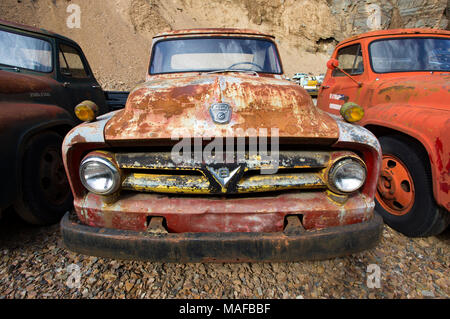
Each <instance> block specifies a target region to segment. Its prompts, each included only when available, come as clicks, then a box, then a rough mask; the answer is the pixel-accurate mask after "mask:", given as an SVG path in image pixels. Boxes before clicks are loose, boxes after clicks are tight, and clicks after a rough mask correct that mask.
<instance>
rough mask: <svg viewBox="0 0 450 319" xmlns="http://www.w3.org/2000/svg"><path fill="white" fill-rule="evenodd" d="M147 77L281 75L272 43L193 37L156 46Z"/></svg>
mask: <svg viewBox="0 0 450 319" xmlns="http://www.w3.org/2000/svg"><path fill="white" fill-rule="evenodd" d="M152 56H153V57H152V62H151V65H150V74H162V73H178V72H212V71H219V70H226V69H232V70H246V71H256V72H262V73H274V74H281V72H282V71H281V66H280V63H279V58H278V53H277V50H276V48H275V45H274V44H273V42H271V41H269V40H263V39H249V38H220V37H217V38H211V37H208V38H196V39H181V38H179V39H174V40H164V41H159V42H157V43H156V44H155V46H154V48H153V54H152Z"/></svg>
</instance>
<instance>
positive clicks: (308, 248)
mask: <svg viewBox="0 0 450 319" xmlns="http://www.w3.org/2000/svg"><path fill="white" fill-rule="evenodd" d="M382 229H383V221H382V219H381V217H380V216H378V215H377V214H375V215H374V217H373V218H371V219H370V220H368V221H366V222H363V223H357V224H353V225H346V226H339V227H332V228H327V229H323V230H316V231H304V230H303V229H301V227H300V226H297V227H295V225H293V227H289V229H287V231H286V229H285V232H281V231H280V232H277V233H260V232H258V233H187V234H170V233H169V234H164V233H148V232H135V231H124V230H117V229H105V228H96V227H89V226H85V225H81V224H79V223H78V222H77V221H76V220H74V219H72V218H70V216H69V214H66V216H65V217H64V218H63V220H62V223H61V233H62V237H63V243H64V245H65V246H66V247H67V248H68V249H70V250H73V251H76V252H79V253H83V254H88V255H94V256H102V257H108V258H118V259H141V260H150V261H156V262H178V263H180V262H254V261H257V262H274V261H275V262H276V261H280V262H288V261H301V260H320V259H326V258H332V257H338V256H343V255H348V254H352V253H355V252H359V251H362V250H365V249H369V248H372V247H374V246H375V245H376V244H377V243H378V242H379V240H380V238H381V233H382Z"/></svg>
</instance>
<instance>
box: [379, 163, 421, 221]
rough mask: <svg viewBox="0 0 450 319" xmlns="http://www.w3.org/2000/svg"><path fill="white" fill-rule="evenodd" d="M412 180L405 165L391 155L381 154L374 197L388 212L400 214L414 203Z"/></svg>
mask: <svg viewBox="0 0 450 319" xmlns="http://www.w3.org/2000/svg"><path fill="white" fill-rule="evenodd" d="M414 197H415V191H414V182H413V179H412V177H411V174H410V173H409V170H408V168H407V167H406V165H405V164H404V163H403V162H402V161H401V160H399V159H398V158H397V157H395V156H393V155H388V154H386V155H383V163H382V166H381V176H380V178H379V180H378V185H377V193H376V198H377V200H378V203H379V204H380V205H381V206H382V207H383V208H384V209H385V210H386V211H387V212H389V213H390V214H392V215H397V216H402V215H405V214H407V213H409V211H410V210H411V208H412V207H413V205H414Z"/></svg>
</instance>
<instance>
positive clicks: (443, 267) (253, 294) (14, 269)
mask: <svg viewBox="0 0 450 319" xmlns="http://www.w3.org/2000/svg"><path fill="white" fill-rule="evenodd" d="M449 244H450V229H448V230H447V231H446V232H445V233H443V234H441V235H440V236H438V237H430V238H417V239H411V238H407V237H405V236H403V235H401V234H399V233H397V232H395V231H393V230H392V229H390V228H389V227H387V226H385V229H384V232H383V237H382V240H381V243H380V244H379V245H378V246H377V247H376V248H374V249H372V250H368V251H364V252H361V253H358V254H355V255H352V256H348V257H342V258H336V259H331V260H325V261H311V262H298V263H264V264H262V263H237V264H228V263H221V264H163V263H151V262H136V261H120V260H111V259H104V258H97V257H89V256H84V255H79V254H75V253H72V252H70V251H68V250H66V249H64V248H63V247H62V245H61V236H60V232H59V227H58V225H55V226H51V227H33V226H29V225H27V224H25V223H23V222H22V221H21V220H20V219H18V218H17V217H16V216H15V215H14V214H7V215H6V216H4V218H3V219H2V220H0V298H194V299H204V298H205V299H206V298H289V299H291V298H292V299H293V298H298V299H301V298H305V299H307V298H338V299H339V298H449V296H450V254H449V253H448V252H449V250H448V249H449ZM371 264H376V265H378V266H379V267H380V270H381V277H380V288H369V287H368V285H367V279H368V278H367V277H368V274H369V273H368V266H369V265H371ZM75 265H76V266H75ZM78 267H79V268H78ZM372 267H373V266H372ZM77 268H78V270H79V274H80V277H79V278H80V281H79V282H78V281H77V280H76V277H74V274H75V271H76V269H77ZM370 273H372V272H371V271H370ZM78 283H79V285H78ZM70 287H72V288H70Z"/></svg>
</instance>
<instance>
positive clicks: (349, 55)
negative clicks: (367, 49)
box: [333, 44, 364, 76]
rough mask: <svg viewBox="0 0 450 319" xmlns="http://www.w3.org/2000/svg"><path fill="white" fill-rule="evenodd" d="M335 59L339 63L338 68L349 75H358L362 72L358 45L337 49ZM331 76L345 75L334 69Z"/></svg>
mask: <svg viewBox="0 0 450 319" xmlns="http://www.w3.org/2000/svg"><path fill="white" fill-rule="evenodd" d="M337 59H338V61H339V67H340V68H341V69H343V70H344V71H345V72H347V73H348V74H350V75H359V74H362V73H363V72H364V63H363V57H362V51H361V45H360V44H353V45H350V46H348V47H345V48H342V49H339V51H338V55H337ZM333 76H345V74H344V73H342V72H341V71H340V70H338V69H334V70H333Z"/></svg>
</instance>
